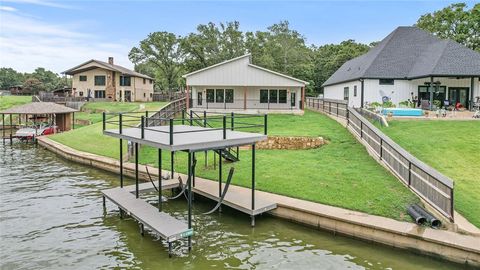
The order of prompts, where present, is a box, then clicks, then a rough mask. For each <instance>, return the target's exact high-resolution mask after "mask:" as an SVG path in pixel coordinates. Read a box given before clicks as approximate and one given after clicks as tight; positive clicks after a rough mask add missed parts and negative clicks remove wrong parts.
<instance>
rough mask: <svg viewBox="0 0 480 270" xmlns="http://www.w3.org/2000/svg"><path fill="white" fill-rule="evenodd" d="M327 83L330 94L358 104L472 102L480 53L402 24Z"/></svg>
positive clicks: (479, 87) (478, 91)
mask: <svg viewBox="0 0 480 270" xmlns="http://www.w3.org/2000/svg"><path fill="white" fill-rule="evenodd" d="M323 87H324V97H325V98H329V99H344V100H348V103H349V105H350V106H355V107H361V106H363V105H364V104H365V103H366V102H369V103H370V102H380V103H381V102H382V101H385V100H391V101H392V102H393V103H395V104H398V103H399V102H402V101H406V100H409V99H410V100H420V101H421V100H425V102H426V103H427V104H428V105H430V104H433V103H434V101H435V100H438V101H439V102H440V103H441V104H442V105H443V104H444V102H445V101H448V102H449V104H457V103H460V104H462V106H463V107H465V108H472V103H473V102H475V101H476V99H477V98H478V97H479V96H480V53H478V52H476V51H473V50H471V49H469V48H466V47H465V46H463V45H461V44H458V43H456V42H454V41H452V40H442V39H439V38H437V37H435V36H434V35H432V34H430V33H427V32H425V31H423V30H421V29H419V28H416V27H398V28H397V29H395V31H393V32H392V33H391V34H389V35H388V36H387V37H386V38H384V39H383V40H382V41H381V42H380V43H379V44H378V45H377V46H375V47H374V48H372V49H371V50H370V51H369V52H367V53H366V54H364V55H361V56H359V57H357V58H354V59H352V60H350V61H348V62H346V63H345V64H343V65H342V66H341V67H340V68H339V69H338V70H337V71H336V72H335V73H334V74H333V75H332V76H331V77H330V78H329V79H328V80H327V81H325V83H324V84H323ZM420 101H419V102H418V103H420ZM425 102H424V103H425Z"/></svg>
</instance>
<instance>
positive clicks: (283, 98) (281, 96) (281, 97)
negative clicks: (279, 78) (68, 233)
mask: <svg viewBox="0 0 480 270" xmlns="http://www.w3.org/2000/svg"><path fill="white" fill-rule="evenodd" d="M278 103H283V104H286V103H287V90H278Z"/></svg>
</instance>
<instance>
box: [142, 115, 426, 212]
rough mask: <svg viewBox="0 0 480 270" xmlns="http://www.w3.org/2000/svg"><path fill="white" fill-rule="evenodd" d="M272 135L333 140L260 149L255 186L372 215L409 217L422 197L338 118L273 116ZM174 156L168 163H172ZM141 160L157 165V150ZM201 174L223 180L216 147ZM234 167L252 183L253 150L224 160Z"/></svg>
mask: <svg viewBox="0 0 480 270" xmlns="http://www.w3.org/2000/svg"><path fill="white" fill-rule="evenodd" d="M268 129H269V134H270V135H282V136H285V135H291V136H300V135H307V136H323V137H324V138H327V139H328V140H329V141H330V143H329V144H328V145H325V146H323V147H321V148H318V149H312V150H258V151H257V153H256V154H257V155H256V162H257V166H256V175H257V181H256V188H257V189H259V190H264V191H269V192H273V193H277V194H282V195H286V196H290V197H296V198H300V199H305V200H309V201H314V202H320V203H324V204H328V205H333V206H339V207H343V208H348V209H353V210H358V211H362V212H366V213H370V214H375V215H380V216H385V217H390V218H394V219H397V220H410V218H409V217H408V216H406V210H405V209H406V207H407V206H408V205H409V204H411V203H414V202H418V199H417V198H416V197H415V195H414V194H413V193H411V192H410V191H409V190H408V189H407V188H406V187H404V186H403V185H402V184H401V183H400V182H399V181H398V180H397V179H395V178H394V177H393V176H392V175H391V174H390V173H389V172H387V171H386V170H385V169H384V168H383V167H381V166H380V165H378V163H377V162H376V161H375V160H373V159H372V158H371V157H370V156H369V155H368V153H367V152H366V150H365V149H364V147H363V146H361V145H360V144H359V143H357V142H356V140H355V138H353V136H352V135H351V134H350V133H349V132H348V131H347V130H346V129H345V128H343V127H342V126H341V125H339V124H338V123H337V122H335V121H334V120H332V119H330V118H328V117H326V116H324V115H322V114H319V113H316V112H311V111H306V112H305V115H304V116H294V115H269V117H268ZM169 156H170V155H168V154H164V155H163V157H164V160H163V162H164V163H163V164H165V165H164V166H165V167H169V164H170V158H169ZM139 158H140V162H141V163H142V164H151V165H153V166H156V164H157V150H156V149H153V148H151V147H145V146H144V147H142V148H141V153H140V156H139ZM175 158H176V161H175V164H176V165H175V168H176V170H177V171H180V172H183V173H185V172H186V169H187V168H186V163H187V156H186V154H185V153H182V152H179V153H177V154H176V157H175ZM197 160H198V163H197V164H198V165H197V169H196V171H197V175H198V176H200V177H205V178H209V179H218V170H214V169H213V166H212V164H213V152H209V153H208V164H209V166H208V167H205V166H204V164H205V156H204V153H198V154H197ZM231 166H233V167H235V174H234V178H233V183H234V184H237V185H241V186H246V187H250V181H251V180H250V179H251V152H250V151H249V150H241V152H240V161H239V162H236V163H225V167H224V176H223V179H226V176H227V173H228V169H229V167H231Z"/></svg>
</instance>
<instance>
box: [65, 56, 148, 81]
mask: <svg viewBox="0 0 480 270" xmlns="http://www.w3.org/2000/svg"><path fill="white" fill-rule="evenodd" d="M96 68H103V69H106V70H110V71H115V72H119V73H120V74H123V75H130V76H133V77H140V78H145V79H150V80H153V78H152V77H150V76H147V75H145V74H142V73H139V72H136V71H133V70H131V69H128V68H125V67H122V66H119V65H114V64H110V63H107V62H103V61H100V60H95V59H92V60H89V61H87V62H85V63H83V64H80V65H78V66H76V67H73V68H71V69H68V70H65V71H64V72H62V73H63V74H66V75H74V74H76V73H81V72H85V71H88V70H91V69H96Z"/></svg>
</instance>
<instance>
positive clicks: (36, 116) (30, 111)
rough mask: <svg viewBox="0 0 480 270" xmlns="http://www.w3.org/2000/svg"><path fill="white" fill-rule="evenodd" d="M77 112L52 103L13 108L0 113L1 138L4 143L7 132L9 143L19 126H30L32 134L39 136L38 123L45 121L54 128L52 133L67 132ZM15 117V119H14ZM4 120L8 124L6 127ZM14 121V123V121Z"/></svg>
mask: <svg viewBox="0 0 480 270" xmlns="http://www.w3.org/2000/svg"><path fill="white" fill-rule="evenodd" d="M77 111H78V110H75V109H72V108H69V107H66V106H63V105H59V104H56V103H53V102H32V103H28V104H24V105H20V106H15V107H12V108H9V109H6V110H3V111H1V112H0V114H1V115H2V138H3V141H4V142H5V139H6V138H7V137H6V132H5V131H6V130H9V134H8V136H9V138H10V142H11V141H12V138H13V137H14V135H13V131H14V130H15V129H16V128H18V127H21V126H27V125H28V124H29V120H30V123H31V124H32V134H34V137H35V136H38V135H42V134H39V130H38V128H39V126H38V122H39V121H40V120H42V119H46V121H47V122H48V123H50V124H51V125H53V126H54V132H57V131H68V130H70V129H72V128H73V126H74V125H73V124H74V121H75V112H77ZM14 116H16V117H14ZM6 119H8V120H9V124H8V125H6V124H5V121H6ZM14 120H16V121H14Z"/></svg>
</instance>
